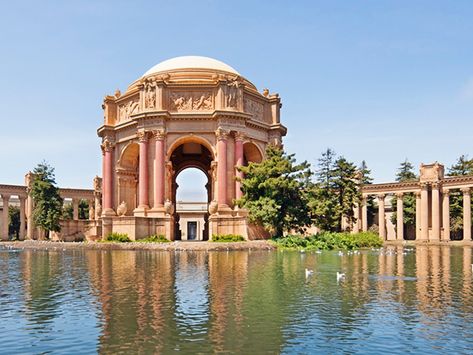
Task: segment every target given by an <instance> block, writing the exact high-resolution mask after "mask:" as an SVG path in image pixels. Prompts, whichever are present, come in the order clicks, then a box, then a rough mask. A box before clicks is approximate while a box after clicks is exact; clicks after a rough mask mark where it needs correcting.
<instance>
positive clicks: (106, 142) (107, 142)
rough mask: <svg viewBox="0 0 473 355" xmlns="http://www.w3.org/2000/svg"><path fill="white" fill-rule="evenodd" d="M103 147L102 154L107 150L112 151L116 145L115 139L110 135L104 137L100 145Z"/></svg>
mask: <svg viewBox="0 0 473 355" xmlns="http://www.w3.org/2000/svg"><path fill="white" fill-rule="evenodd" d="M100 147H101V148H102V154H104V153H105V152H111V151H112V150H113V148H114V147H115V140H114V139H113V138H112V137H110V136H105V137H103V140H102V144H101V146H100Z"/></svg>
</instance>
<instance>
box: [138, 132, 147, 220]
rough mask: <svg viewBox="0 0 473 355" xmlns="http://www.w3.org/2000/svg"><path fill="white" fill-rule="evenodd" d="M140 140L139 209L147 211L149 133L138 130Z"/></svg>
mask: <svg viewBox="0 0 473 355" xmlns="http://www.w3.org/2000/svg"><path fill="white" fill-rule="evenodd" d="M138 139H139V142H140V161H139V165H140V166H139V177H138V179H139V185H140V188H139V190H140V191H139V193H138V209H139V210H144V211H146V210H147V209H148V208H149V199H148V190H149V185H148V183H149V179H148V133H147V132H145V131H139V132H138Z"/></svg>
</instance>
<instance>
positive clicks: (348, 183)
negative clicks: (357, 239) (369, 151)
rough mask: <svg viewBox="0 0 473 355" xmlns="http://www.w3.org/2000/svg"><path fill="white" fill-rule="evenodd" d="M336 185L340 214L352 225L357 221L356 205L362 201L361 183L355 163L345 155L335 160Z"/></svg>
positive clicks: (335, 190)
mask: <svg viewBox="0 0 473 355" xmlns="http://www.w3.org/2000/svg"><path fill="white" fill-rule="evenodd" d="M334 185H335V186H334V192H335V195H336V196H338V208H339V209H340V215H341V217H342V218H344V219H346V222H347V223H348V225H349V226H351V225H353V223H354V222H355V215H354V208H355V205H356V204H357V203H359V202H360V201H361V195H360V183H359V176H358V171H357V169H356V166H355V164H353V163H351V162H349V161H347V160H346V159H345V158H344V157H339V158H338V159H337V160H336V161H335V169H334ZM342 227H343V226H342Z"/></svg>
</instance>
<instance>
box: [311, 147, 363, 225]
mask: <svg viewBox="0 0 473 355" xmlns="http://www.w3.org/2000/svg"><path fill="white" fill-rule="evenodd" d="M359 187H360V174H359V172H358V171H357V169H356V166H355V164H353V163H351V162H349V161H348V160H346V159H345V158H344V157H338V158H336V154H335V152H334V151H333V150H331V149H330V148H329V149H327V150H326V151H325V152H323V153H322V157H321V158H320V159H319V164H318V170H317V173H316V183H315V184H314V185H313V187H312V194H311V195H310V197H311V198H310V202H309V207H310V208H311V210H312V213H313V215H314V217H315V224H316V225H317V226H318V227H319V228H321V229H322V230H324V231H332V232H335V231H341V229H342V218H344V219H346V221H347V222H348V224H349V225H351V224H352V223H353V222H354V221H355V216H354V214H353V211H354V207H355V205H356V204H357V203H359V202H360V197H361V196H360V190H359Z"/></svg>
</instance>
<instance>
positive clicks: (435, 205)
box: [432, 182, 440, 240]
mask: <svg viewBox="0 0 473 355" xmlns="http://www.w3.org/2000/svg"><path fill="white" fill-rule="evenodd" d="M432 240H440V191H439V183H438V182H433V183H432Z"/></svg>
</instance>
